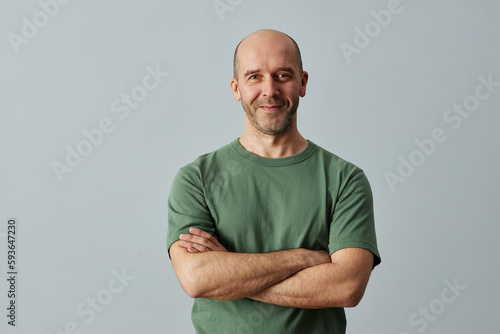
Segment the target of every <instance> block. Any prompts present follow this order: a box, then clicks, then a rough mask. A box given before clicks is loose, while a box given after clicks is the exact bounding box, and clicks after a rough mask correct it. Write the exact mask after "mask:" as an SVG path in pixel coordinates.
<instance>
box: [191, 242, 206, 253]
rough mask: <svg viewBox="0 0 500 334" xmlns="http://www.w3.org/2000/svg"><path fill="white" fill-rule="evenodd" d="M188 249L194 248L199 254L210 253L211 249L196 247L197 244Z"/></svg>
mask: <svg viewBox="0 0 500 334" xmlns="http://www.w3.org/2000/svg"><path fill="white" fill-rule="evenodd" d="M190 248H194V249H195V250H196V251H198V252H199V253H204V252H210V251H211V249H209V248H207V247H205V246H202V245H198V244H193V245H192V247H190Z"/></svg>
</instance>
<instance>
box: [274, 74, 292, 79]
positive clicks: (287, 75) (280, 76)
mask: <svg viewBox="0 0 500 334" xmlns="http://www.w3.org/2000/svg"><path fill="white" fill-rule="evenodd" d="M277 76H278V78H280V79H284V78H290V74H288V73H280V74H278V75H277Z"/></svg>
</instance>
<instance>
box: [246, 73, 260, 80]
mask: <svg viewBox="0 0 500 334" xmlns="http://www.w3.org/2000/svg"><path fill="white" fill-rule="evenodd" d="M258 78H259V76H258V75H257V74H252V75H251V76H249V77H248V79H249V80H255V79H258Z"/></svg>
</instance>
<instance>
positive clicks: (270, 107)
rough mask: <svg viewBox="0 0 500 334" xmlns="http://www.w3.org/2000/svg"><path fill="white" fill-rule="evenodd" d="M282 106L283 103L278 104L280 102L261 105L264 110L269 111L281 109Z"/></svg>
mask: <svg viewBox="0 0 500 334" xmlns="http://www.w3.org/2000/svg"><path fill="white" fill-rule="evenodd" d="M281 107H283V106H282V105H278V104H270V105H263V106H260V108H261V109H262V110H264V111H268V112H274V111H279V110H281Z"/></svg>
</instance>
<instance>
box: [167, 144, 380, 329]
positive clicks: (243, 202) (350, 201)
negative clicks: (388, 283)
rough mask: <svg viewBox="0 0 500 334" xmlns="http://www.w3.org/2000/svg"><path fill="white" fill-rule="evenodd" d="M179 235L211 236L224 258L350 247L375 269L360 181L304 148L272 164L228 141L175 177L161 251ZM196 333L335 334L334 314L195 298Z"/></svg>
mask: <svg viewBox="0 0 500 334" xmlns="http://www.w3.org/2000/svg"><path fill="white" fill-rule="evenodd" d="M189 227H197V228H200V229H202V230H204V231H206V232H208V233H210V234H215V235H216V236H217V238H218V240H219V241H220V242H221V244H222V245H224V246H225V247H226V249H227V250H228V251H230V252H239V253H265V252H272V251H278V250H285V249H293V248H307V249H312V250H319V249H325V250H328V251H329V252H330V254H331V253H333V252H335V251H337V250H339V249H343V248H347V247H360V248H365V249H368V250H370V251H371V252H372V253H373V254H374V255H375V257H374V258H375V260H374V266H376V265H378V264H379V263H380V255H379V253H378V250H377V242H376V237H375V227H374V218H373V200H372V194H371V189H370V185H369V183H368V180H367V179H366V176H365V174H364V173H363V171H362V170H361V169H359V168H358V167H356V166H355V165H353V164H351V163H349V162H347V161H345V160H342V159H341V158H339V157H337V156H336V155H334V154H332V153H330V152H328V151H326V150H324V149H322V148H321V147H319V146H317V145H316V144H314V143H312V142H311V141H309V143H308V145H307V147H306V148H305V149H304V150H303V151H302V152H300V153H298V154H296V155H294V156H290V157H286V158H279V159H271V158H264V157H260V156H257V155H255V154H252V153H250V152H248V151H247V150H246V149H245V148H244V147H243V146H241V144H240V143H239V140H238V139H235V140H234V141H233V142H232V143H230V144H229V145H226V146H224V147H222V148H221V149H219V150H217V151H215V152H212V153H209V154H205V155H202V156H200V157H199V158H198V159H196V160H195V161H194V162H192V163H190V164H188V165H187V166H185V167H183V168H181V169H180V171H179V172H178V174H177V175H176V177H175V178H174V181H173V183H172V187H171V191H170V197H169V201H168V232H167V247H168V249H169V248H170V246H171V245H172V244H173V243H174V242H175V241H177V240H179V234H181V233H189V231H188V229H189ZM191 318H192V321H193V325H194V327H195V329H196V332H197V333H198V334H205V333H208V334H216V333H217V334H218V333H231V334H233V333H259V334H267V333H269V334H278V333H286V334H293V333H301V334H302V333H320V334H327V333H332V334H340V333H345V327H346V319H345V313H344V309H343V308H325V309H299V308H292V307H283V306H277V305H273V304H267V303H261V302H257V301H253V300H250V299H248V298H243V299H239V300H234V301H218V300H213V299H206V298H196V299H195V301H194V305H193V309H192V313H191Z"/></svg>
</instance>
